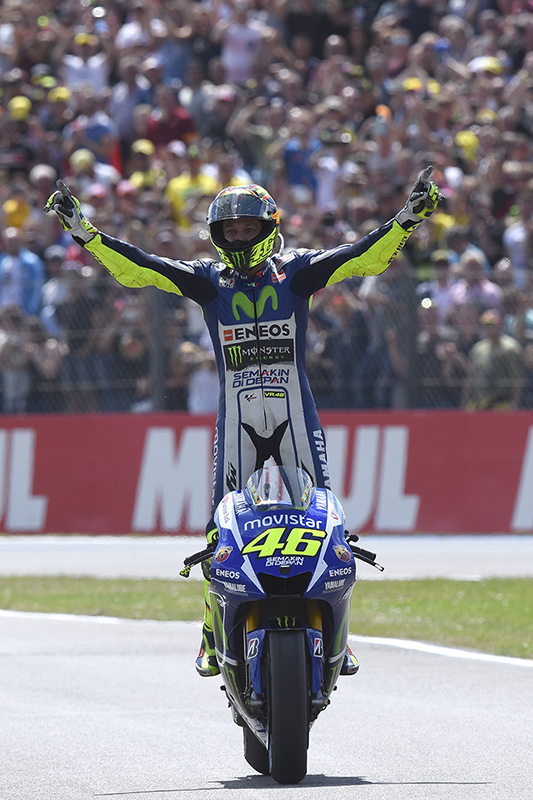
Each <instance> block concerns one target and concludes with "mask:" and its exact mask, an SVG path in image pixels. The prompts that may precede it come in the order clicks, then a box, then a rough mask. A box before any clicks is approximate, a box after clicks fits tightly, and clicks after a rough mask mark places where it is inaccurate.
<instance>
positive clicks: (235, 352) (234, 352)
mask: <svg viewBox="0 0 533 800" xmlns="http://www.w3.org/2000/svg"><path fill="white" fill-rule="evenodd" d="M224 359H225V362H226V369H228V370H230V372H239V371H241V370H243V369H247V368H248V367H251V366H253V365H255V364H259V363H261V364H262V365H263V366H271V365H272V364H281V363H292V364H294V341H293V340H292V339H276V340H272V341H271V340H269V341H267V342H263V343H262V344H258V343H257V342H249V343H248V344H229V345H225V346H224Z"/></svg>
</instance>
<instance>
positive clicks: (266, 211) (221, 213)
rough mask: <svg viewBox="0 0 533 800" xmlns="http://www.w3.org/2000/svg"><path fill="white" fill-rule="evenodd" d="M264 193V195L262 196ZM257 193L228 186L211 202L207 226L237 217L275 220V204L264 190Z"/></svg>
mask: <svg viewBox="0 0 533 800" xmlns="http://www.w3.org/2000/svg"><path fill="white" fill-rule="evenodd" d="M263 192H264V195H263ZM263 192H258V191H256V189H255V188H254V187H250V186H246V187H238V190H236V187H233V186H229V187H228V188H227V189H226V190H224V191H222V192H220V194H219V195H217V197H215V199H214V200H213V202H212V203H211V205H210V207H209V211H208V214H207V224H208V225H211V224H212V223H213V222H220V221H221V220H224V219H235V218H237V217H254V218H255V219H265V220H270V219H272V218H274V219H275V215H276V204H275V203H274V200H273V199H272V198H271V197H270V195H268V194H267V193H266V192H265V191H264V190H263Z"/></svg>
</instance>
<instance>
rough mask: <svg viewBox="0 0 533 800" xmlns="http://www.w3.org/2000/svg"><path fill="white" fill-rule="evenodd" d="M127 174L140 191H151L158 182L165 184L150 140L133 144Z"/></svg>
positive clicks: (138, 140)
mask: <svg viewBox="0 0 533 800" xmlns="http://www.w3.org/2000/svg"><path fill="white" fill-rule="evenodd" d="M127 172H128V173H129V176H128V181H129V182H130V183H132V184H133V185H134V186H135V187H136V188H137V189H138V190H142V189H151V188H152V187H154V186H156V184H157V183H158V182H161V183H163V184H164V178H165V175H164V172H163V170H162V169H161V167H160V165H159V163H158V160H157V153H156V149H155V147H154V144H153V142H151V141H150V140H149V139H137V140H136V141H135V142H133V144H132V146H131V157H130V160H129V162H128V170H127Z"/></svg>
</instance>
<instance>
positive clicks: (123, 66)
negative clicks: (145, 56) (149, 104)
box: [106, 56, 149, 162]
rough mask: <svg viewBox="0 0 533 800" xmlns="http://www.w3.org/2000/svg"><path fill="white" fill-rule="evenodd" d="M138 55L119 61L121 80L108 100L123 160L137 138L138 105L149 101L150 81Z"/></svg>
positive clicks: (108, 108) (107, 108) (109, 112)
mask: <svg viewBox="0 0 533 800" xmlns="http://www.w3.org/2000/svg"><path fill="white" fill-rule="evenodd" d="M140 64H141V62H140V60H139V58H138V57H137V56H123V57H122V58H121V59H120V61H119V63H118V72H119V75H120V81H119V82H118V83H116V84H115V85H114V86H113V88H112V90H111V94H110V97H109V100H108V101H107V106H106V111H107V113H108V114H109V116H110V117H111V119H113V120H114V121H115V122H116V124H117V129H118V136H119V139H120V147H121V152H122V161H123V162H124V161H125V160H127V158H128V157H129V154H130V147H131V145H132V143H133V141H134V140H135V138H136V137H135V126H134V113H135V108H136V106H138V105H140V104H141V103H145V102H146V101H147V93H148V86H149V84H148V81H147V80H146V78H144V77H143V76H142V75H141V70H140Z"/></svg>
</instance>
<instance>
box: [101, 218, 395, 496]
mask: <svg viewBox="0 0 533 800" xmlns="http://www.w3.org/2000/svg"><path fill="white" fill-rule="evenodd" d="M408 236H409V233H407V232H406V231H405V230H404V229H403V228H402V227H401V226H400V225H399V224H398V222H397V221H396V220H391V221H390V222H388V223H386V224H385V225H383V226H382V227H381V228H379V229H378V230H376V231H374V232H372V233H371V234H369V235H368V236H365V237H364V238H363V239H361V240H360V241H358V242H356V243H355V244H350V245H341V246H340V247H336V248H335V249H333V250H327V251H319V250H295V251H292V252H284V253H282V254H281V255H276V256H274V257H272V258H270V259H269V260H268V261H267V262H266V263H265V266H264V268H263V269H262V271H261V272H260V273H259V274H258V275H256V276H255V277H254V278H250V277H247V276H245V275H243V274H241V273H239V272H236V271H233V270H231V269H229V268H228V267H226V266H225V265H224V264H222V263H221V262H219V261H215V260H211V259H199V260H197V261H179V260H175V261H174V260H170V259H166V258H160V257H158V256H156V255H148V254H147V253H144V252H143V251H142V250H139V249H138V248H137V247H134V246H132V245H129V244H126V243H125V242H122V241H119V240H117V239H113V238H111V237H110V236H107V235H105V234H104V233H98V234H97V235H96V237H95V238H94V239H92V241H90V242H89V243H88V244H87V245H86V247H87V250H89V251H90V252H91V253H92V254H93V255H94V257H95V258H96V259H97V260H98V261H99V262H100V263H101V264H103V266H105V267H106V268H107V269H108V270H109V272H110V273H111V274H112V275H113V276H114V277H115V278H116V280H117V281H119V283H121V284H123V285H124V286H130V287H135V286H139V287H140V286H148V285H155V286H157V287H159V288H160V289H163V290H165V291H168V292H173V293H175V294H178V295H183V296H185V297H189V298H191V299H192V300H194V301H196V302H197V303H199V304H200V306H201V307H202V310H203V313H204V318H205V321H206V324H207V327H208V329H209V333H210V335H211V339H212V341H213V347H214V351H215V356H216V361H217V365H218V374H219V379H220V395H219V406H218V416H217V421H216V430H215V438H214V445H213V457H214V473H213V477H214V480H213V509H214V508H215V507H216V505H217V504H218V503H219V501H220V500H221V499H222V497H223V496H224V494H225V493H226V492H228V491H231V490H233V489H242V488H243V485H244V484H245V483H246V480H247V479H248V477H249V476H250V474H251V473H252V472H254V470H256V469H259V468H260V467H261V466H262V465H263V463H264V462H265V461H267V460H268V459H269V458H271V457H273V458H274V460H275V461H276V462H277V463H278V464H286V465H294V466H298V467H301V468H302V469H304V470H306V471H307V472H308V473H309V474H310V475H311V477H312V479H313V481H314V483H315V486H317V487H320V488H331V486H330V479H329V473H328V466H327V460H326V445H325V441H324V434H323V431H322V427H321V425H320V421H319V419H318V414H317V411H316V407H315V404H314V401H313V397H312V394H311V390H310V388H309V382H308V379H307V375H306V371H305V344H306V331H307V319H308V312H309V307H310V303H311V298H312V296H313V294H314V293H315V292H317V291H319V290H320V289H323V288H324V287H326V286H329V285H331V284H333V283H336V282H337V281H340V280H342V279H343V278H348V277H352V276H355V275H358V276H364V275H378V274H380V273H381V272H383V271H384V270H385V269H386V268H387V266H388V265H389V263H390V262H391V260H392V259H393V257H394V256H395V254H397V253H398V252H399V250H400V249H401V248H402V247H403V245H404V244H405V242H406V240H407V238H408Z"/></svg>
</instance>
